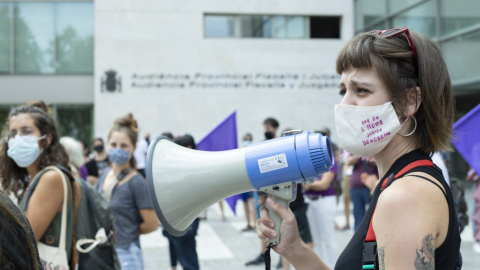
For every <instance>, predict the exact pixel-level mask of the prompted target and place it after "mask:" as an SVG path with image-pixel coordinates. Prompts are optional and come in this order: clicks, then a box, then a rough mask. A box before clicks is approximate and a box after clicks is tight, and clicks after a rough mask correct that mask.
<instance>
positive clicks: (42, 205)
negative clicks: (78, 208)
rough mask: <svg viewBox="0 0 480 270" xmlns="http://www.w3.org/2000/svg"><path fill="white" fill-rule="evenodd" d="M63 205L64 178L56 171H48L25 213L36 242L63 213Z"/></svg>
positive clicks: (38, 185) (39, 182) (39, 183)
mask: <svg viewBox="0 0 480 270" xmlns="http://www.w3.org/2000/svg"><path fill="white" fill-rule="evenodd" d="M62 204H63V181H62V177H61V176H60V175H59V174H58V173H57V172H55V171H48V172H46V173H44V174H43V175H42V177H41V178H40V180H39V181H38V184H37V187H36V188H35V191H33V194H32V197H30V201H29V202H28V206H27V211H26V212H25V216H26V217H27V218H28V221H29V222H30V225H31V226H32V231H33V235H34V236H35V240H37V241H38V240H39V239H40V238H41V237H42V236H43V234H44V233H45V231H46V230H47V228H48V227H49V226H50V223H52V221H53V218H54V217H55V215H56V214H57V213H58V212H61V211H62Z"/></svg>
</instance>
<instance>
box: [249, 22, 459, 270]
mask: <svg viewBox="0 0 480 270" xmlns="http://www.w3.org/2000/svg"><path fill="white" fill-rule="evenodd" d="M336 68H337V72H338V74H340V75H341V80H340V84H339V88H340V95H341V96H342V100H341V102H340V104H337V105H336V106H335V125H336V128H337V135H338V137H339V141H340V144H341V145H342V146H343V148H344V149H345V150H346V151H348V152H349V153H351V154H353V155H354V156H358V157H363V158H368V157H373V159H374V160H375V162H376V164H377V168H378V175H379V179H380V181H379V183H378V185H377V186H376V188H375V190H374V192H373V196H372V199H371V203H370V206H369V208H368V210H367V212H366V213H365V216H364V218H363V220H362V222H361V223H360V224H359V226H358V228H357V230H356V232H355V234H354V235H353V237H352V239H351V240H350V242H349V243H348V245H347V246H346V247H345V249H344V251H343V252H342V254H341V255H340V257H339V258H338V260H337V263H336V265H335V269H460V268H461V265H462V259H461V254H460V242H461V239H460V232H459V229H458V228H459V225H458V220H457V217H456V216H457V215H456V211H455V205H454V200H453V196H452V193H451V191H450V189H449V187H448V185H447V183H446V182H445V180H444V178H443V175H442V173H441V170H440V169H438V167H436V166H435V165H434V164H433V162H432V160H431V158H430V157H431V155H432V154H433V153H434V152H435V151H448V150H450V149H451V146H450V138H451V135H452V125H453V118H454V107H453V96H452V86H451V83H450V77H449V75H448V70H447V66H446V64H445V61H444V60H443V57H442V55H441V52H440V49H439V48H438V46H437V45H436V44H435V43H434V42H432V41H431V40H429V39H428V38H426V37H425V36H422V35H419V34H417V33H413V32H410V31H409V30H408V29H407V28H394V29H390V30H376V31H371V32H368V33H362V34H359V35H357V36H356V37H354V38H353V39H352V40H351V41H350V42H348V43H347V44H346V45H345V47H344V48H343V49H342V50H341V51H340V53H339V55H338V57H337V66H336ZM264 202H266V203H267V204H268V205H269V207H270V208H271V209H272V211H275V212H276V213H278V215H279V216H280V217H281V218H282V223H281V228H280V233H281V238H280V243H279V244H278V245H276V246H274V247H273V249H274V250H275V251H276V252H277V253H280V254H281V255H283V256H285V257H287V259H289V260H290V262H291V263H292V264H293V265H294V266H295V268H296V269H330V268H329V267H327V265H326V264H325V263H324V262H323V260H322V259H324V258H319V257H318V256H317V255H315V253H314V252H313V251H312V250H311V249H309V248H308V247H307V246H306V245H305V244H304V243H302V241H301V239H300V237H299V236H298V233H297V229H296V222H295V219H294V218H293V214H292V213H291V212H289V211H288V210H287V209H285V207H283V206H282V205H281V204H279V203H277V202H275V201H274V200H272V199H271V198H268V199H266V198H265V196H262V197H261V198H260V199H259V202H258V203H264ZM272 223H273V221H272V219H271V218H270V217H269V216H268V212H267V210H266V209H264V208H262V210H261V219H260V220H259V221H257V234H258V237H259V238H260V239H269V238H271V237H274V236H276V233H275V231H274V230H272V227H273V224H272Z"/></svg>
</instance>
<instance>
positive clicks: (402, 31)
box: [369, 27, 418, 63]
mask: <svg viewBox="0 0 480 270" xmlns="http://www.w3.org/2000/svg"><path fill="white" fill-rule="evenodd" d="M369 33H377V35H379V36H381V37H382V38H390V37H394V36H398V35H401V34H405V36H407V41H408V44H409V45H410V48H412V52H413V55H414V56H415V60H417V63H418V57H417V51H416V50H415V46H414V45H413V41H412V38H411V37H410V32H409V31H408V28H405V27H399V28H393V29H388V30H373V31H370V32H369Z"/></svg>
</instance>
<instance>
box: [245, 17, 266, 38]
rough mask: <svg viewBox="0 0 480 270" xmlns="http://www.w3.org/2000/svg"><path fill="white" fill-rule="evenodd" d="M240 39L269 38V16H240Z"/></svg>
mask: <svg viewBox="0 0 480 270" xmlns="http://www.w3.org/2000/svg"><path fill="white" fill-rule="evenodd" d="M239 19H240V29H241V33H240V34H241V37H250V38H269V37H271V36H272V30H271V29H272V25H271V19H270V16H257V15H252V16H249V15H247V16H240V18H239Z"/></svg>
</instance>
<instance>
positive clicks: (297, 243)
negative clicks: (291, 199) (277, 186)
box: [257, 195, 302, 258]
mask: <svg viewBox="0 0 480 270" xmlns="http://www.w3.org/2000/svg"><path fill="white" fill-rule="evenodd" d="M265 200H266V203H267V204H268V207H270V209H272V210H273V211H274V212H275V213H277V214H278V215H279V216H280V217H281V219H282V224H281V225H280V243H279V244H278V245H276V246H273V250H275V252H277V253H279V254H281V255H283V256H285V257H286V258H288V254H287V253H288V250H290V249H292V248H296V247H301V245H302V240H301V238H300V235H299V234H298V228H297V221H296V220H295V216H294V215H293V213H292V211H290V210H289V209H286V208H285V207H283V205H281V204H280V203H278V202H276V201H275V200H274V199H272V198H271V197H268V198H267V195H262V196H260V197H259V198H258V204H259V205H261V204H263V203H264V202H265ZM273 228H274V223H273V220H272V219H271V218H270V216H269V215H268V209H267V208H266V207H265V206H262V208H260V219H259V220H258V221H257V236H258V238H260V239H264V240H266V241H269V240H270V238H275V237H276V235H277V232H275V231H274V230H273Z"/></svg>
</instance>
